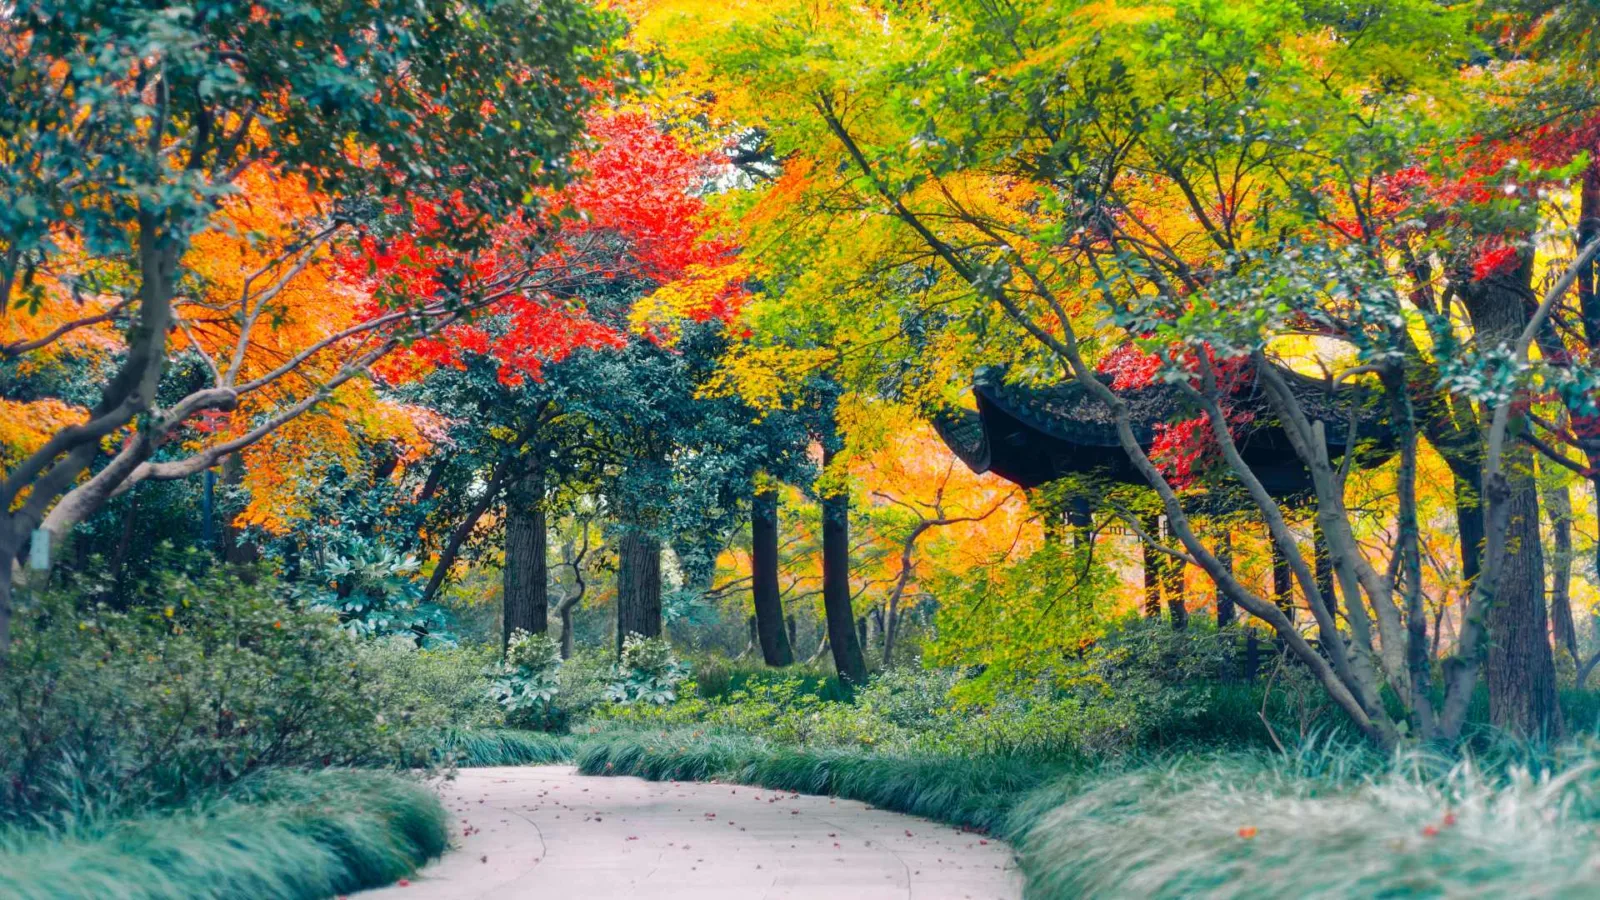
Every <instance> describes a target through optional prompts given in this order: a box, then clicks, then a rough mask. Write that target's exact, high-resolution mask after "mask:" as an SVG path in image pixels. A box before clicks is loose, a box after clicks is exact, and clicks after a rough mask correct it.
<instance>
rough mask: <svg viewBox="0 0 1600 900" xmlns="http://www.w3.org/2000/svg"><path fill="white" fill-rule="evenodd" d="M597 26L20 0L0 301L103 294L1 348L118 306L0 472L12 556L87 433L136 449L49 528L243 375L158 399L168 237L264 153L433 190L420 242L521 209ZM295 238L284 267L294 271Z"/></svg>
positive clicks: (74, 465) (5, 637) (570, 14)
mask: <svg viewBox="0 0 1600 900" xmlns="http://www.w3.org/2000/svg"><path fill="white" fill-rule="evenodd" d="M613 34H614V25H613V22H612V20H611V19H610V18H609V17H604V16H600V15H597V14H596V13H594V12H593V11H591V10H590V9H589V8H587V7H585V6H583V5H581V4H577V3H569V2H557V3H553V4H551V3H541V4H538V5H537V6H536V5H533V4H526V3H503V4H495V5H494V6H492V7H486V6H482V5H481V4H462V5H456V6H451V7H449V8H444V9H432V8H429V9H423V8H420V7H416V6H414V5H407V4H403V3H393V2H377V3H367V2H361V3H352V2H335V3H332V4H331V5H330V4H327V3H319V4H309V3H305V2H301V0H275V2H267V3H260V4H256V5H255V6H254V7H252V12H251V15H249V16H242V15H239V14H238V12H237V10H235V9H234V8H233V6H232V5H231V4H227V3H217V2H202V3H199V4H189V5H185V6H171V5H168V4H156V5H154V6H151V5H129V4H127V3H123V2H119V0H104V2H91V3H88V4H84V3H80V2H72V3H67V4H54V3H43V4H41V3H30V4H25V5H23V6H22V7H20V8H18V9H17V10H15V11H13V13H12V14H11V15H8V16H6V17H5V19H4V21H3V23H0V60H3V62H0V65H3V66H4V74H5V76H6V80H7V84H8V85H10V86H11V87H10V89H9V90H8V92H7V96H6V100H5V102H4V104H0V122H3V123H4V124H3V125H0V134H3V135H4V137H3V140H4V141H5V145H6V154H5V156H6V160H7V162H6V178H5V179H4V181H5V184H6V187H5V188H4V190H5V192H6V193H5V195H4V197H3V198H0V207H3V208H4V209H5V210H6V212H5V213H4V214H3V216H0V302H3V303H4V304H5V306H6V307H7V308H8V309H9V308H11V307H13V306H16V305H18V304H19V303H20V304H21V305H22V306H23V307H25V308H27V310H28V311H29V314H35V313H37V311H38V310H39V309H41V308H42V307H44V306H46V305H58V304H61V303H63V302H71V301H70V299H69V298H70V297H72V296H73V295H74V294H81V293H82V292H87V293H91V294H94V293H109V294H112V295H113V296H116V298H117V299H114V300H110V301H108V302H100V303H96V304H93V305H91V306H90V308H89V311H88V312H89V314H88V315H84V316H81V317H78V318H70V317H68V316H58V317H57V318H58V319H64V320H65V321H62V322H61V324H60V325H58V326H56V327H55V328H53V329H51V330H50V331H49V332H48V333H46V334H44V335H42V336H40V337H37V338H32V339H24V340H22V341H7V343H6V345H5V353H6V355H7V356H8V357H15V356H18V355H20V354H23V353H34V352H38V351H40V350H43V349H46V348H47V347H48V346H49V345H50V344H51V343H53V342H55V341H57V340H60V339H62V338H64V337H67V336H69V335H70V334H72V332H74V331H76V330H78V329H82V328H87V327H92V326H94V325H97V324H101V323H104V322H108V321H111V320H113V319H125V320H126V321H127V323H128V326H127V329H126V332H125V335H124V344H123V349H122V352H121V354H120V361H119V362H118V363H117V364H116V365H115V367H114V369H113V370H111V371H110V372H108V375H107V377H106V378H105V380H104V381H103V383H102V385H101V387H100V391H99V396H98V398H97V399H96V400H95V401H94V402H93V404H92V406H90V408H89V409H88V410H87V411H86V413H85V415H84V417H83V419H82V420H81V421H78V422H73V423H71V424H68V425H66V426H65V427H61V428H58V429H56V430H55V431H54V432H53V433H52V434H51V435H50V436H49V438H48V439H47V440H46V441H45V442H44V443H43V444H42V445H41V446H39V447H38V449H36V450H35V451H34V452H33V453H31V454H30V455H29V456H27V457H26V458H25V459H22V460H21V461H20V462H18V463H17V464H16V465H14V466H12V467H10V468H8V470H7V471H6V473H5V480H4V482H3V483H0V510H3V512H0V559H3V560H5V561H6V564H7V568H8V569H12V568H13V567H14V563H13V561H14V560H15V559H16V558H17V554H18V552H19V550H20V548H21V547H22V545H23V544H24V543H25V542H27V540H28V539H29V536H30V534H31V533H32V532H33V530H34V529H35V528H37V527H39V526H40V524H41V523H42V522H44V521H45V519H46V517H47V515H49V514H51V513H52V512H53V511H54V507H56V506H57V505H59V504H58V500H59V499H60V498H61V497H62V495H63V494H65V493H67V492H68V491H69V490H80V491H81V490H84V489H85V488H86V487H87V484H85V485H80V486H79V487H78V488H77V489H74V488H73V486H74V485H75V484H76V483H77V482H78V480H79V478H80V477H81V476H82V475H83V474H84V473H85V471H86V470H88V469H89V467H90V466H91V464H92V463H93V462H94V460H95V459H96V457H97V456H98V454H99V452H100V447H101V442H102V441H104V440H106V439H108V438H112V437H114V436H116V435H118V434H119V433H122V432H124V430H126V429H129V428H132V429H133V440H132V441H131V442H129V443H130V444H131V445H132V446H134V447H137V448H141V449H139V450H137V451H136V452H134V453H131V454H130V453H127V452H126V445H125V449H124V452H121V453H119V454H118V455H117V457H116V459H114V460H113V462H112V463H111V464H109V465H108V466H107V468H108V469H111V470H112V471H113V473H114V476H107V477H105V478H101V479H100V481H99V482H98V483H95V480H94V479H91V480H90V482H89V484H95V487H94V488H93V489H92V490H90V491H89V492H88V493H87V494H80V495H79V496H80V499H81V500H82V501H83V502H82V503H76V502H75V503H74V509H73V510H72V511H71V515H66V514H63V516H62V517H61V518H65V519H67V520H69V521H68V522H62V523H61V524H63V525H64V524H69V523H70V521H71V520H81V518H82V516H83V515H86V514H87V513H88V512H89V511H92V510H93V509H94V508H97V507H98V505H99V504H101V503H103V502H104V499H105V498H106V497H107V496H109V494H110V493H111V491H110V489H109V488H108V483H110V482H115V481H117V480H119V477H120V476H116V475H115V473H121V476H125V475H126V474H128V473H131V472H132V471H133V470H134V469H136V468H137V466H138V465H139V464H142V463H143V462H145V461H146V460H147V459H148V456H145V457H144V458H142V459H139V458H137V457H139V456H140V455H141V454H144V453H145V452H146V450H145V448H148V447H150V446H151V445H152V444H155V443H158V442H159V441H161V440H163V439H164V438H165V436H166V435H167V433H169V432H170V429H171V428H172V427H173V426H174V425H175V423H178V422H181V421H183V420H184V419H186V418H188V417H189V416H191V415H194V414H196V413H198V412H200V411H201V410H202V409H222V410H226V409H230V408H232V407H233V406H234V405H235V404H236V402H237V397H238V395H239V388H238V387H236V386H234V385H231V384H228V383H226V378H223V379H220V380H222V381H223V382H224V383H223V384H220V385H218V386H217V387H216V388H215V389H212V390H209V391H207V392H205V393H204V394H203V395H202V396H201V397H198V398H189V399H188V400H186V401H185V402H180V403H179V404H177V405H176V406H174V407H170V408H161V409H157V408H155V404H156V395H157V390H158V387H159V386H160V383H161V380H162V375H163V372H164V370H165V368H166V363H167V357H168V341H169V334H170V333H171V332H172V331H173V329H174V328H175V326H176V325H177V324H178V323H177V320H176V318H175V316H174V299H175V298H176V297H177V296H178V295H179V293H180V292H181V290H182V286H183V283H184V281H185V279H186V277H187V272H186V265H185V254H186V251H187V250H188V248H189V246H190V244H191V241H192V239H193V238H194V236H195V235H196V234H197V233H199V232H201V231H203V230H204V229H205V228H206V227H207V226H208V224H209V223H210V221H211V219H212V217H213V215H214V214H215V212H216V210H217V209H218V206H219V204H220V203H221V202H222V200H223V198H224V197H226V196H227V195H229V194H230V193H231V192H232V191H233V190H234V187H235V184H236V182H237V180H238V179H239V177H240V176H241V175H242V174H243V173H244V172H245V171H247V170H248V169H250V167H251V166H253V165H257V164H261V163H263V162H265V161H269V160H270V162H271V164H272V165H273V166H275V167H276V168H278V169H279V170H281V171H284V172H292V173H294V174H296V175H298V176H300V177H303V178H304V179H305V180H306V182H307V184H308V187H309V188H310V189H311V190H313V191H317V192H326V193H328V194H329V195H331V196H334V197H339V198H348V199H351V200H364V199H369V198H377V197H394V196H401V195H408V196H411V197H420V198H428V199H432V200H437V201H443V200H445V199H449V200H451V201H452V202H454V203H456V204H457V205H458V206H459V208H460V210H461V212H462V213H463V214H462V215H460V216H458V217H454V218H453V219H452V221H451V222H450V227H449V228H447V229H445V233H443V234H440V235H438V236H437V237H438V239H439V240H441V241H442V240H446V239H448V240H451V241H466V242H470V241H472V240H474V239H475V236H476V235H475V233H476V232H481V230H482V223H483V222H484V221H485V220H486V219H495V218H499V217H500V216H502V215H504V214H506V213H508V212H510V211H511V210H514V209H516V208H518V207H521V206H523V205H524V204H525V203H526V202H527V200H528V196H527V194H528V191H529V189H530V188H537V187H540V186H545V185H551V184H554V183H558V182H559V180H560V178H561V176H562V174H563V173H564V165H563V163H564V160H565V156H566V154H567V151H568V148H569V146H570V145H571V142H572V140H573V138H574V136H575V135H576V134H577V133H578V131H579V128H580V122H581V119H580V115H581V108H582V106H583V105H584V104H585V103H586V101H587V99H588V97H589V96H590V88H589V87H588V86H587V85H588V83H589V82H590V81H592V80H593V79H597V78H601V77H604V76H606V75H607V74H609V73H610V72H611V71H612V69H613V67H612V65H611V63H610V61H609V59H608V54H607V53H606V51H605V50H604V47H605V45H606V44H607V43H608V42H609V41H610V39H611V37H612V35H613ZM463 111H470V112H467V113H464V112H463ZM349 216H350V212H349V211H348V210H344V211H336V212H334V213H333V214H332V215H331V216H330V220H331V221H332V222H334V223H338V222H342V221H347V220H348V217H349ZM315 241H316V238H313V239H312V244H313V245H314V243H315ZM306 250H307V247H306V246H298V247H296V248H295V250H294V251H293V255H290V256H289V257H287V258H285V259H282V260H280V261H279V265H282V266H287V267H288V268H289V269H290V270H292V268H293V266H294V262H295V260H296V259H297V257H299V256H300V255H303V254H304V253H305V252H306ZM269 290H270V289H269ZM241 302H242V304H243V305H244V307H246V308H248V307H249V306H250V298H249V297H248V296H247V297H246V298H245V299H244V300H243V301H241ZM246 321H248V313H247V314H246ZM395 321H396V322H398V321H400V320H395ZM230 374H232V372H231V370H230ZM96 477H97V478H99V475H98V474H97V476H96ZM111 486H112V487H114V484H113V485H111ZM10 591H11V577H9V575H8V577H6V578H0V653H3V652H4V651H5V648H6V647H7V646H8V641H9V619H10V613H9V609H10V603H9V597H10Z"/></svg>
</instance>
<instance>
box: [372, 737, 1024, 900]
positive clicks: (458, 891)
mask: <svg viewBox="0 0 1600 900" xmlns="http://www.w3.org/2000/svg"><path fill="white" fill-rule="evenodd" d="M441 791H442V793H443V796H444V800H445V805H446V807H448V808H449V809H450V812H451V815H452V817H453V818H454V819H455V825H456V830H457V836H456V846H455V849H453V850H451V851H450V852H449V853H447V854H446V855H445V857H444V858H443V859H441V860H439V861H437V862H435V863H434V864H433V865H431V866H429V867H428V868H426V869H424V870H423V871H422V872H421V873H420V874H418V875H417V876H415V877H414V878H412V879H410V882H409V884H406V885H395V886H393V887H388V888H384V889H382V890H378V891H370V892H367V893H364V894H362V895H361V900H377V898H385V900H390V898H393V900H424V898H426V900H479V898H484V900H490V898H495V900H499V898H505V900H510V898H524V897H526V898H543V897H551V898H562V897H572V898H579V897H581V898H584V900H604V898H640V900H658V898H684V900H689V898H693V900H722V898H726V900H779V898H785V900H813V898H815V900H998V898H1007V900H1009V898H1016V897H1020V896H1021V895H1022V879H1021V876H1020V874H1019V873H1018V872H1017V869H1016V865H1015V863H1014V861H1013V858H1012V855H1011V849H1010V847H1009V846H1007V845H1006V844H1005V843H1003V842H1001V841H997V840H992V839H988V838H984V837H982V836H980V835H976V834H969V833H965V832H962V831H959V830H957V829H954V828H951V827H950V826H948V825H940V824H937V823H934V822H930V821H928V820H926V819H917V818H913V817H911V816H904V815H900V814H898V813H891V812H885V811H883V810H878V809H873V808H872V807H869V806H867V805H865V804H862V803H857V802H855V801H852V800H837V799H833V798H829V797H814V796H810V795H805V794H790V793H783V792H775V791H769V790H765V789H761V788H751V787H744V786H740V785H728V784H690V783H686V782H650V781H644V780H642V779H638V778H596V777H588V776H583V775H579V774H577V771H576V770H575V769H574V768H572V767H571V766H517V767H507V768H488V769H462V770H461V771H460V772H459V773H458V774H457V776H456V779H455V781H453V782H449V783H445V784H443V785H441Z"/></svg>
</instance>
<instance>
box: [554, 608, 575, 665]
mask: <svg viewBox="0 0 1600 900" xmlns="http://www.w3.org/2000/svg"><path fill="white" fill-rule="evenodd" d="M572 611H573V607H571V606H568V605H567V604H565V603H563V604H561V605H560V606H558V607H556V614H557V615H559V616H560V617H561V658H562V659H571V658H572V640H573V638H572Z"/></svg>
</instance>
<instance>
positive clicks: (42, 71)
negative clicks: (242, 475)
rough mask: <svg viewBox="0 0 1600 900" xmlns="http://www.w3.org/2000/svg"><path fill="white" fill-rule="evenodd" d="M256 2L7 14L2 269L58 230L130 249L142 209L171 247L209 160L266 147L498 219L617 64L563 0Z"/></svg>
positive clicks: (331, 174) (370, 184)
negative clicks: (174, 154)
mask: <svg viewBox="0 0 1600 900" xmlns="http://www.w3.org/2000/svg"><path fill="white" fill-rule="evenodd" d="M252 9H253V10H254V12H253V13H252V14H250V15H243V14H241V12H240V10H239V9H238V8H237V6H236V5H235V4H233V3H231V2H226V0H200V2H195V3H188V4H184V5H177V4H168V3H155V4H130V3H126V2H121V0H89V2H79V0H70V2H64V3H63V2H41V3H29V4H26V5H24V6H22V7H20V8H19V9H18V10H17V12H16V14H15V15H13V16H9V17H7V19H6V20H5V22H4V24H3V26H0V27H3V28H4V31H5V34H6V42H7V44H8V45H9V46H11V47H13V49H11V50H8V51H7V52H6V53H5V54H4V56H3V62H0V65H3V66H4V76H5V81H6V83H7V85H8V92H7V96H8V100H7V102H6V103H5V104H3V105H0V134H4V135H6V139H7V142H8V144H12V145H13V146H14V147H17V148H27V150H28V155H27V156H26V157H23V158H18V159H15V160H14V162H15V163H16V165H13V166H11V167H9V169H8V173H9V175H10V177H8V178H6V179H5V184H6V189H5V193H4V194H3V195H0V209H3V210H4V213H0V246H3V247H5V248H6V250H7V251H8V253H7V255H8V259H9V260H10V262H9V264H8V265H7V267H6V271H4V272H3V273H0V274H5V275H8V276H9V275H10V274H11V273H12V271H13V269H12V267H13V266H15V265H16V262H17V256H19V255H22V254H29V255H30V256H31V255H32V254H35V253H48V252H50V251H53V250H54V249H55V248H54V245H53V242H54V240H55V239H56V238H57V237H58V236H59V235H58V232H60V231H62V230H63V226H66V227H67V229H70V230H74V231H77V232H78V233H80V234H81V235H83V237H84V238H85V239H86V240H87V241H88V243H89V246H90V248H91V250H93V251H96V252H99V251H102V250H110V251H120V250H126V249H131V244H132V241H131V235H130V233H129V227H128V226H130V225H131V224H134V223H135V222H136V221H137V222H138V224H140V225H142V226H145V227H151V226H156V227H158V228H159V231H160V233H161V237H162V240H163V241H166V240H169V239H172V238H175V239H176V242H177V244H178V246H181V245H182V242H183V241H185V240H186V239H187V237H188V236H189V235H190V234H192V233H193V231H194V230H195V229H197V228H199V227H201V226H202V225H203V224H204V222H205V220H206V219H207V217H208V216H209V215H210V212H211V204H213V203H214V202H215V201H216V199H217V198H218V197H220V196H221V195H223V194H225V193H227V192H228V191H229V190H230V184H229V177H228V176H227V175H224V174H223V173H225V172H228V171H229V170H231V169H234V168H235V167H237V168H239V169H242V168H244V165H245V164H246V163H248V162H249V161H250V160H252V159H257V158H260V157H262V156H267V155H270V156H272V157H273V158H274V159H275V160H276V162H277V163H278V164H280V165H282V166H283V167H284V168H285V169H286V170H290V171H295V172H298V173H300V174H303V175H305V176H307V177H308V178H310V179H312V181H313V183H314V184H315V185H316V186H318V187H322V188H328V189H332V190H334V191H337V192H339V193H343V194H346V195H363V194H370V195H372V196H391V195H393V194H395V193H396V192H398V191H401V190H410V191H417V190H419V189H425V190H429V191H434V192H436V193H435V194H434V196H436V197H448V196H451V195H454V196H456V197H458V198H460V202H463V203H471V204H477V205H478V206H477V211H478V212H480V213H483V214H492V213H495V212H499V213H505V212H508V211H510V210H513V209H515V208H517V207H518V206H521V205H522V204H524V203H526V202H528V198H527V197H526V194H525V192H526V191H528V190H530V189H531V188H533V187H536V186H538V185H540V184H549V183H553V182H557V181H559V180H560V179H561V176H562V175H563V174H564V171H565V167H564V163H565V158H566V154H567V151H568V149H569V148H570V146H571V144H572V142H573V141H574V139H575V138H576V136H577V135H578V134H579V133H580V132H581V127H582V119H581V115H582V110H583V108H584V106H585V105H586V104H587V102H588V100H589V99H590V97H591V91H590V88H589V86H588V84H587V83H586V79H592V78H596V77H601V76H603V75H606V74H610V73H611V72H612V71H614V70H613V68H612V65H611V62H612V61H611V59H610V58H609V57H608V54H607V53H606V51H605V49H604V47H605V45H607V44H608V43H609V42H610V41H611V40H612V38H614V37H615V35H616V33H617V23H616V21H615V20H614V19H612V18H610V17H607V16H601V15H599V14H597V13H595V12H594V11H593V10H591V9H590V8H589V7H587V6H585V5H583V4H580V3H576V2H571V0H558V2H553V3H550V2H546V3H538V4H533V3H526V2H512V3H495V4H482V3H473V4H464V5H459V6H445V7H439V8H424V7H419V6H416V5H413V4H409V3H403V2H389V0H379V2H371V3H369V2H365V0H332V2H322V0H319V2H307V0H269V2H264V3H258V4H256V5H255V6H254V7H253V8H252ZM23 35H26V36H27V37H26V39H23V38H22V37H21V36H23ZM56 61H60V62H63V63H65V66H64V67H63V71H64V72H65V76H64V77H63V76H62V75H59V74H57V73H54V72H52V63H54V62H56ZM491 100H492V102H490V101H491ZM245 125H248V126H250V127H251V128H253V129H254V130H255V133H254V134H252V135H247V134H246V133H245V131H244V126H245ZM85 135H92V136H94V139H93V140H86V139H84V136H85ZM168 145H172V146H173V147H174V149H178V150H181V153H182V155H181V159H182V161H183V163H184V164H183V165H173V164H172V162H173V160H172V159H170V158H169V155H168V154H167V153H166V152H155V151H156V150H162V149H165V148H166V147H167V146H168ZM356 148H360V150H361V151H362V152H351V151H352V150H355V149H356ZM363 153H368V154H371V156H370V158H369V157H367V156H364V155H363ZM463 218H464V219H472V218H476V217H474V216H466V217H463ZM25 258H27V257H25ZM30 265H31V263H30ZM4 282H5V283H6V285H7V286H8V287H9V286H10V278H9V277H8V278H5V279H4ZM9 300H10V298H9V297H4V298H0V301H5V302H9Z"/></svg>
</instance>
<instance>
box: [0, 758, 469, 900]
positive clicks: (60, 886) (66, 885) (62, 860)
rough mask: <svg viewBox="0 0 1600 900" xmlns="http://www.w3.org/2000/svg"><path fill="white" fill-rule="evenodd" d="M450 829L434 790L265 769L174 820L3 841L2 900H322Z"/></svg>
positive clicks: (439, 839)
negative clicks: (269, 899) (6, 899)
mask: <svg viewBox="0 0 1600 900" xmlns="http://www.w3.org/2000/svg"><path fill="white" fill-rule="evenodd" d="M447 822H448V820H447V817H446V813H445V809H444V807H443V805H442V804H441V803H440V802H439V800H438V798H437V797H436V796H435V795H434V794H433V792H432V791H430V790H428V789H427V788H426V787H425V786H423V785H422V784H420V783H418V782H415V781H412V780H409V779H405V778H402V777H399V776H396V775H391V774H385V773H380V772H362V771H355V770H324V771H319V772H301V771H293V770H274V771H270V772H263V773H260V774H258V775H255V776H252V777H250V778H247V779H244V780H243V781H241V782H239V783H238V784H236V785H234V786H233V787H232V788H231V789H230V790H228V791H227V793H225V794H221V795H218V796H216V797H213V798H210V799H208V800H205V801H201V802H197V803H195V804H193V805H191V806H188V807H185V808H183V809H180V810H173V811H168V812H164V813H147V814H145V815H141V816H137V817H134V818H128V819H119V820H107V821H103V822H88V821H78V822H71V823H67V824H64V825H59V826H56V827H53V828H50V829H31V830H23V829H20V828H16V829H12V830H10V831H8V832H5V833H4V834H0V896H5V897H12V898H16V900H77V898H83V900H112V898H115V900H144V898H151V900H155V898H164V900H166V898H207V900H209V898H216V900H224V898H241V900H245V898H260V897H274V898H282V900H298V898H307V900H311V898H325V897H330V896H333V895H335V894H340V893H345V892H349V891H355V890H361V889H363V888H369V887H376V886H379V885H383V884H388V883H390V882H392V881H394V880H395V879H396V878H399V877H400V876H402V875H405V874H407V873H408V872H411V871H413V870H414V869H416V868H417V867H418V866H420V865H421V864H422V863H423V862H425V861H426V860H428V859H430V858H432V857H435V856H437V855H439V854H440V853H441V852H443V851H444V849H445V846H446V844H447V842H448V837H449V832H448V825H447Z"/></svg>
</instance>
